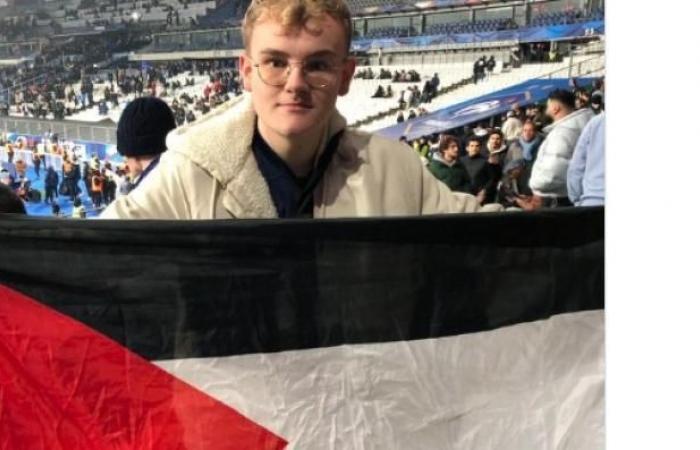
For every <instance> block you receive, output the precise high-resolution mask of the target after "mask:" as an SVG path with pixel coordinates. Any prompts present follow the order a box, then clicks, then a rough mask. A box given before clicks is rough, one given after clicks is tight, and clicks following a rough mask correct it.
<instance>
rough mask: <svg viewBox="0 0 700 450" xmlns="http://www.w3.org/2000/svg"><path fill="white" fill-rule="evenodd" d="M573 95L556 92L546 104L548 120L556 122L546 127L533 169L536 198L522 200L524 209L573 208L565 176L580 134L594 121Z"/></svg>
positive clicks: (567, 92)
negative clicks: (549, 118)
mask: <svg viewBox="0 0 700 450" xmlns="http://www.w3.org/2000/svg"><path fill="white" fill-rule="evenodd" d="M575 102H576V99H575V97H574V94H573V93H572V92H570V91H564V90H555V91H553V92H552V93H551V94H550V95H549V98H548V100H547V111H546V113H547V116H549V117H551V118H552V120H553V121H554V122H553V123H552V124H551V125H549V126H547V127H545V129H544V131H545V132H546V133H547V137H546V138H545V140H544V142H542V145H541V146H540V149H539V152H538V154H537V159H536V160H535V164H534V166H533V167H532V175H531V177H530V188H531V189H532V192H533V194H534V195H533V197H532V198H531V199H529V200H519V201H518V205H519V206H520V207H521V208H523V209H538V208H539V207H553V208H555V207H561V206H572V204H571V202H570V201H569V197H568V191H567V186H566V173H567V170H568V168H569V161H570V160H571V156H572V155H573V153H574V147H575V146H576V141H577V140H578V138H579V136H580V135H581V130H583V127H584V126H586V124H587V123H588V121H589V120H590V119H591V118H592V117H593V112H592V111H591V110H590V108H584V109H579V110H578V111H577V110H576V105H575Z"/></svg>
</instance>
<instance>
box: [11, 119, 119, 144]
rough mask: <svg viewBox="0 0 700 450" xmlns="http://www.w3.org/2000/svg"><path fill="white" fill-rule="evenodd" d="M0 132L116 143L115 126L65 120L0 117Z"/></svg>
mask: <svg viewBox="0 0 700 450" xmlns="http://www.w3.org/2000/svg"><path fill="white" fill-rule="evenodd" d="M0 131H2V132H5V133H7V132H11V133H18V134H30V135H34V136H41V135H43V134H44V133H46V132H47V131H51V132H53V133H58V135H59V136H60V137H61V138H62V139H66V140H70V141H87V142H95V143H101V144H116V143H117V126H116V125H114V124H111V125H102V124H100V125H98V124H93V123H87V122H71V121H67V120H41V119H31V118H24V117H11V116H8V117H0Z"/></svg>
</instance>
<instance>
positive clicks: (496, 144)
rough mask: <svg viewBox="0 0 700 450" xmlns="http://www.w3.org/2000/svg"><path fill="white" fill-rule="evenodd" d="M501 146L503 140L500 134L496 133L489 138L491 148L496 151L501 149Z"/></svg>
mask: <svg viewBox="0 0 700 450" xmlns="http://www.w3.org/2000/svg"><path fill="white" fill-rule="evenodd" d="M501 145H503V138H502V137H501V135H500V134H497V133H494V134H492V135H491V136H489V148H492V149H494V150H496V149H499V148H501Z"/></svg>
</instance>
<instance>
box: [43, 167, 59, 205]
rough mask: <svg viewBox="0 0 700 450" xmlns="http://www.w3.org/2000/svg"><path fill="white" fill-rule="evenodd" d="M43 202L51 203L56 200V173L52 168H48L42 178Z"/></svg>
mask: <svg viewBox="0 0 700 450" xmlns="http://www.w3.org/2000/svg"><path fill="white" fill-rule="evenodd" d="M44 194H45V195H44V201H45V202H46V203H50V202H53V201H54V200H55V199H58V173H56V171H55V170H54V168H53V167H51V166H49V168H48V170H47V171H46V176H45V177H44Z"/></svg>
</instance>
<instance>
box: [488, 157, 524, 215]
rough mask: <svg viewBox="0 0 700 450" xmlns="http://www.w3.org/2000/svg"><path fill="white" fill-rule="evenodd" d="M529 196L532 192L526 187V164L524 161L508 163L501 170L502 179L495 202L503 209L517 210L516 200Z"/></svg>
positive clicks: (517, 160)
mask: <svg viewBox="0 0 700 450" xmlns="http://www.w3.org/2000/svg"><path fill="white" fill-rule="evenodd" d="M530 195H532V191H530V188H529V186H528V180H527V162H526V161H525V160H524V159H514V160H512V161H510V162H508V163H507V164H506V167H505V169H504V170H503V178H502V179H501V182H500V183H499V184H498V193H497V197H496V202H497V203H500V204H501V205H502V206H503V207H504V208H517V207H518V204H517V203H516V199H517V198H519V197H521V196H530Z"/></svg>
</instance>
